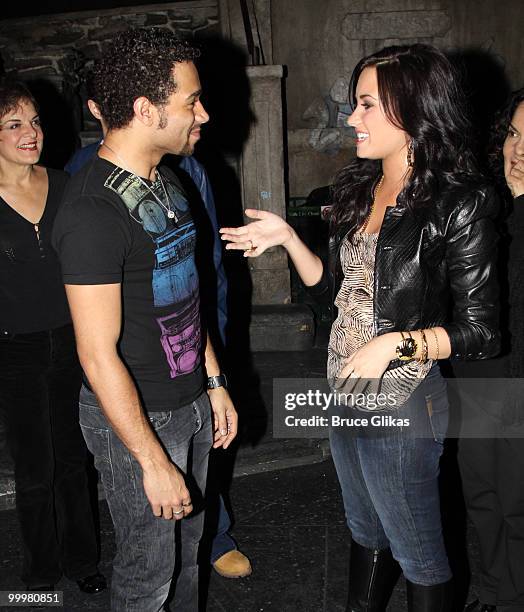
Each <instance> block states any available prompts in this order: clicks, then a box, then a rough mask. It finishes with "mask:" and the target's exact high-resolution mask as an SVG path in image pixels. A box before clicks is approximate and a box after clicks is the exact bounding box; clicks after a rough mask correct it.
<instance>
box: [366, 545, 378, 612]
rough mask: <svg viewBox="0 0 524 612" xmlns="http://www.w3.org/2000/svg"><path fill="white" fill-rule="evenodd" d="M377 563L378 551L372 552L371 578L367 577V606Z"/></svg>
mask: <svg viewBox="0 0 524 612" xmlns="http://www.w3.org/2000/svg"><path fill="white" fill-rule="evenodd" d="M377 562H378V550H374V551H373V566H372V568H371V576H370V577H369V584H368V596H367V599H366V602H367V604H368V605H369V601H370V598H371V591H372V590H373V582H374V579H375V574H376V570H377Z"/></svg>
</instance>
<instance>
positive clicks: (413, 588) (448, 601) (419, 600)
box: [406, 580, 453, 612]
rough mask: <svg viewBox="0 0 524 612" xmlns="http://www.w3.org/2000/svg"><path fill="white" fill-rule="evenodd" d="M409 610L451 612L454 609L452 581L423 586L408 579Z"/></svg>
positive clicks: (411, 611) (414, 611)
mask: <svg viewBox="0 0 524 612" xmlns="http://www.w3.org/2000/svg"><path fill="white" fill-rule="evenodd" d="M406 585H407V591H408V611H409V612H451V611H452V610H453V587H452V581H451V580H448V581H447V582H442V583H441V584H433V585H431V586H422V585H420V584H414V583H413V582H409V580H406Z"/></svg>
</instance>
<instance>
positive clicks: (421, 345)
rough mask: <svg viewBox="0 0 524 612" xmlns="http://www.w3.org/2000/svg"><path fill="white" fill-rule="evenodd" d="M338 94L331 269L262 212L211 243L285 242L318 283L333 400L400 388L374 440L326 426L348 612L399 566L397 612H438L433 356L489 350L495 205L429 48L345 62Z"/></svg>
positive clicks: (382, 592)
mask: <svg viewBox="0 0 524 612" xmlns="http://www.w3.org/2000/svg"><path fill="white" fill-rule="evenodd" d="M350 95H351V101H352V103H353V105H354V111H353V113H352V114H351V116H350V117H349V119H348V124H349V125H350V126H352V127H353V128H354V129H355V131H356V136H357V157H358V159H356V160H354V161H352V162H351V163H350V164H349V165H348V166H347V167H346V168H345V169H344V170H343V171H342V172H341V173H340V174H339V176H338V178H337V180H336V183H335V186H334V189H333V201H334V205H333V207H332V210H331V215H330V216H331V241H330V251H331V255H332V259H331V264H330V266H324V265H323V263H322V262H321V261H320V259H319V258H318V257H316V256H315V255H314V254H313V253H312V252H311V251H309V249H308V248H307V247H306V246H305V245H304V243H302V242H301V241H300V239H299V238H298V236H297V235H296V234H295V232H294V231H293V230H292V228H290V227H289V225H287V224H286V223H285V222H284V221H283V220H282V219H280V218H279V217H277V216H276V215H273V214H271V213H268V212H265V211H262V210H255V211H247V212H246V214H248V216H249V217H252V218H254V219H257V220H256V221H255V222H253V223H251V224H249V225H247V226H245V227H242V228H224V229H222V230H221V231H222V233H223V237H224V238H225V239H227V240H230V241H231V244H229V245H228V248H237V249H244V250H245V255H246V256H248V257H256V256H258V255H260V254H261V253H262V252H264V250H265V249H267V248H268V247H271V246H274V245H277V244H280V245H283V246H284V247H285V248H286V250H287V252H288V254H289V255H290V257H291V259H292V261H293V263H294V264H295V266H296V268H297V271H298V272H299V274H300V276H301V278H302V280H303V281H304V283H305V284H306V285H308V286H309V287H310V290H312V291H314V292H316V293H317V294H319V293H323V292H325V291H328V290H329V289H328V287H329V285H330V284H331V286H332V287H333V298H335V304H336V305H337V308H338V314H337V318H336V321H335V322H334V324H333V326H332V331H331V337H330V343H329V349H328V377H332V378H333V379H334V382H335V385H334V388H335V389H337V388H340V384H341V383H343V384H344V391H345V392H347V393H353V395H354V397H355V396H357V401H361V405H362V403H363V404H366V402H367V399H369V403H370V407H369V410H373V409H374V408H375V407H376V406H375V405H373V398H372V394H368V396H367V398H366V397H365V396H366V393H365V390H366V385H369V384H371V386H372V387H373V388H374V389H375V388H376V386H377V384H380V385H381V386H383V385H386V384H387V385H398V388H400V389H403V393H400V394H398V393H396V394H394V397H393V398H394V399H395V400H396V397H399V400H400V401H399V402H398V403H396V405H394V402H391V404H390V405H389V406H388V408H389V409H388V412H387V415H388V418H390V419H393V420H392V421H389V420H387V419H386V421H385V426H384V427H382V428H381V429H377V428H375V429H374V427H375V424H376V423H377V418H378V423H379V425H380V424H381V423H382V420H381V419H380V413H379V414H378V417H377V415H376V414H375V415H370V414H369V412H368V413H367V414H366V413H365V412H361V411H358V410H355V409H354V408H353V407H348V409H347V410H346V409H343V408H339V409H338V413H339V414H342V416H344V417H346V416H349V417H351V416H353V417H361V418H362V417H363V416H364V417H368V418H369V421H370V423H369V425H368V426H366V425H365V424H364V425H362V426H359V427H356V426H355V427H351V426H349V425H348V426H345V427H344V426H341V427H337V426H336V425H333V419H332V422H331V424H332V426H331V428H330V445H331V451H332V455H333V459H334V463H335V467H336V469H337V475H338V478H339V481H340V485H341V489H342V495H343V500H344V506H345V510H346V518H347V522H348V526H349V528H350V530H351V535H352V544H351V558H350V570H349V598H348V605H347V611H348V612H370V611H373V612H381V611H384V610H385V609H386V607H387V602H388V599H389V596H390V594H391V591H392V589H393V587H394V585H395V582H396V580H397V578H398V573H399V566H400V568H401V569H402V571H403V573H404V575H405V577H406V581H407V586H408V610H410V611H413V612H437V611H438V612H446V611H449V610H451V609H452V605H453V604H452V589H451V571H450V567H449V563H448V559H447V556H446V551H445V548H444V542H443V538H442V527H441V518H440V505H439V493H438V473H439V459H440V456H441V453H442V444H443V440H444V437H445V433H446V426H447V419H448V401H447V395H446V385H445V381H444V380H443V378H442V375H441V374H440V370H439V367H438V360H439V359H446V358H448V357H450V356H453V357H455V358H458V359H472V358H487V357H489V356H492V355H493V354H496V353H497V351H498V346H499V334H498V329H497V324H498V308H497V301H498V290H497V282H496V248H495V245H496V233H495V227H494V224H493V221H492V217H493V216H494V215H495V214H496V212H497V199H496V197H495V196H494V191H493V189H492V188H490V187H489V186H488V185H486V183H485V181H483V180H482V177H481V176H479V173H478V172H477V170H476V168H475V164H474V161H473V156H472V153H471V149H470V147H469V143H468V134H469V132H470V131H471V130H470V126H469V124H468V121H467V119H466V117H465V116H464V114H463V112H464V110H463V109H464V108H465V103H464V98H463V94H462V92H461V89H460V86H459V83H458V80H457V77H456V75H455V72H454V70H453V68H452V66H451V65H450V63H449V61H448V60H447V59H446V57H445V56H444V55H443V54H442V53H441V52H440V51H438V50H437V49H435V48H434V47H430V46H428V45H411V46H398V47H390V48H386V49H382V50H381V51H378V52H377V53H374V54H373V55H371V56H368V57H366V58H364V59H363V60H361V62H360V63H359V64H358V65H357V67H356V68H355V71H354V73H353V77H352V85H351V87H350ZM330 370H331V375H330V374H329V371H330ZM346 389H347V391H346ZM406 389H408V390H409V391H408V392H407V394H406ZM406 395H407V398H406ZM363 396H364V397H363ZM395 396H396V397H395ZM362 400H364V401H363V402H362ZM275 409H278V407H275ZM336 412H337V411H336V410H335V409H334V410H333V416H336ZM373 419H374V420H373ZM390 422H391V426H389V425H388V423H390ZM313 503H314V502H313Z"/></svg>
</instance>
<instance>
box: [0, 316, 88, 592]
mask: <svg viewBox="0 0 524 612" xmlns="http://www.w3.org/2000/svg"><path fill="white" fill-rule="evenodd" d="M80 383H81V370H80V366H79V363H78V359H77V356H76V347H75V340H74V333H73V328H72V326H71V325H67V326H65V327H60V328H57V329H53V330H49V331H42V332H36V333H31V334H17V335H9V334H3V335H2V336H1V340H0V410H2V411H3V412H4V414H5V416H6V420H7V427H8V433H7V435H8V443H9V447H10V450H11V454H12V457H13V461H14V463H15V484H16V508H17V512H18V517H19V521H20V527H21V531H22V540H23V544H24V566H23V572H22V580H23V581H24V582H25V583H26V584H27V585H29V586H42V585H44V584H55V583H56V582H58V580H59V579H60V577H61V575H62V572H64V573H65V575H66V576H67V577H68V578H70V579H72V580H77V579H79V578H83V577H85V576H88V575H90V574H94V573H95V572H96V565H97V555H98V550H97V543H96V535H95V528H94V524H93V515H92V510H91V504H90V499H89V494H88V487H87V474H86V458H87V451H86V446H85V443H84V440H83V438H82V434H81V432H80V427H79V425H78V393H79V390H80Z"/></svg>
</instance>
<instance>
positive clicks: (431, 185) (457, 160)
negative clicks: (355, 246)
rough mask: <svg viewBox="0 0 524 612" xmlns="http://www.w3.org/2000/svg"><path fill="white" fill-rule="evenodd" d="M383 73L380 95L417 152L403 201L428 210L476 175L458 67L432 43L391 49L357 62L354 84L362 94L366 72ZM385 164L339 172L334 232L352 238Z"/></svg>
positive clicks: (355, 164) (358, 164)
mask: <svg viewBox="0 0 524 612" xmlns="http://www.w3.org/2000/svg"><path fill="white" fill-rule="evenodd" d="M370 66H374V67H375V68H376V70H377V80H378V93H379V97H380V101H381V104H382V107H383V109H384V113H385V115H386V117H387V118H388V120H389V121H390V122H391V123H392V124H393V125H395V126H396V127H399V128H400V129H402V130H404V131H405V132H406V133H407V135H408V136H409V138H410V139H411V143H412V146H413V154H412V160H413V167H412V171H411V173H410V175H409V178H408V180H407V182H406V185H405V187H404V189H403V190H402V192H401V193H400V194H399V197H398V203H399V204H403V205H405V206H406V207H407V208H408V209H409V210H414V209H415V208H416V207H420V206H424V205H428V204H429V203H431V202H432V201H433V200H434V199H435V197H436V196H437V194H438V193H439V192H440V191H441V190H443V189H445V188H446V187H447V186H454V185H458V184H461V183H462V182H465V181H466V180H468V178H471V177H473V176H474V177H478V176H479V172H478V170H477V164H476V162H475V159H474V155H473V153H472V149H471V146H470V142H469V139H470V134H471V129H470V123H469V120H468V118H467V112H466V108H467V102H466V99H465V95H464V93H463V91H462V87H461V84H460V79H459V76H458V73H457V72H456V70H455V68H454V67H453V65H452V64H451V62H450V61H449V60H448V59H447V58H446V56H445V55H444V54H443V53H442V52H441V51H439V50H438V49H436V48H435V47H432V46H430V45H422V44H415V45H403V46H392V47H386V48H384V49H382V50H380V51H378V52H376V53H373V54H372V55H369V56H368V57H365V58H363V59H362V60H360V62H359V63H358V64H357V66H356V68H355V70H354V71H353V74H352V76H351V81H350V85H349V95H350V100H351V101H352V102H353V104H354V105H355V106H356V104H358V101H357V99H356V88H357V82H358V79H359V76H360V75H361V73H362V71H363V70H364V69H365V68H368V67H370ZM381 172H382V164H381V160H371V159H355V160H354V161H352V162H351V163H350V164H349V165H348V166H346V167H345V168H344V169H343V170H341V171H340V172H339V174H338V175H337V177H336V179H335V184H334V186H333V190H332V202H333V208H332V209H331V228H330V230H331V234H332V235H337V234H339V233H344V234H345V233H348V235H349V238H352V236H353V235H354V233H355V232H356V231H357V230H358V228H359V227H360V226H361V225H362V223H363V222H364V220H365V219H366V217H367V215H368V214H369V211H370V207H371V202H372V199H373V190H374V188H375V186H376V184H377V182H378V180H379V178H380V176H381Z"/></svg>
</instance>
